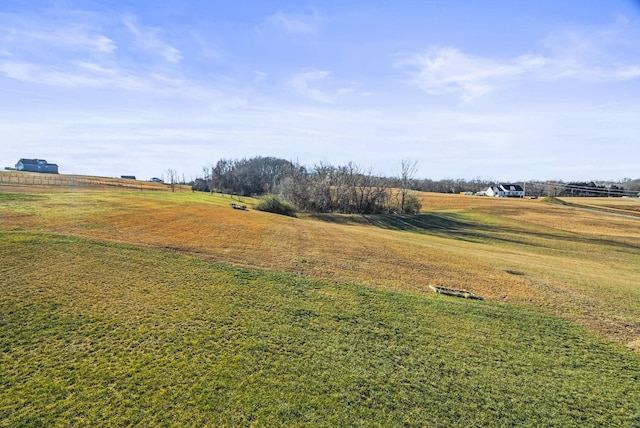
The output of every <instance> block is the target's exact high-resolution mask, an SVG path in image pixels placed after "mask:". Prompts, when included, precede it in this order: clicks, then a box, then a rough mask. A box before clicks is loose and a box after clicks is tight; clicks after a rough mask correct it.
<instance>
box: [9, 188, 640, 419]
mask: <svg viewBox="0 0 640 428" xmlns="http://www.w3.org/2000/svg"><path fill="white" fill-rule="evenodd" d="M29 189H30V187H29V186H19V187H9V186H3V187H2V188H0V260H1V261H2V263H0V282H1V284H2V295H1V297H0V305H1V312H0V314H1V315H0V316H1V318H0V347H1V349H2V354H1V356H0V358H1V359H0V370H2V372H3V373H7V375H6V376H3V378H2V381H1V382H2V387H3V391H4V392H3V394H2V398H0V423H1V424H3V425H6V426H14V425H67V424H69V425H124V424H127V425H128V424H144V425H176V426H183V425H217V426H220V425H236V426H237V425H256V426H264V425H310V426H316V425H326V426H354V425H355V426H357V425H366V426H371V425H380V426H389V425H402V424H405V425H409V426H411V425H416V426H424V425H427V426H478V425H511V426H513V425H517V426H526V425H531V426H536V425H537V426H539V425H547V426H554V425H555V426H567V425H573V426H578V425H579V426H597V425H603V424H604V425H609V426H634V425H637V423H638V421H640V419H639V418H640V382H638V380H639V379H638V377H639V376H640V357H639V356H638V355H637V354H634V353H633V352H632V351H631V350H629V349H627V348H624V347H622V346H620V345H619V344H616V343H615V342H619V343H622V344H626V345H628V346H629V347H632V348H633V347H634V346H636V347H637V346H638V339H639V338H640V315H639V314H640V289H639V287H638V286H637V278H638V277H639V274H640V248H639V245H640V221H638V220H636V219H633V218H625V217H616V216H610V215H607V214H604V213H598V212H587V211H578V210H575V209H572V208H567V207H565V206H559V205H549V204H545V203H542V202H540V201H531V200H496V199H493V198H480V197H464V196H460V195H434V194H422V195H420V197H421V198H422V202H423V206H424V209H423V211H424V212H423V213H422V214H421V215H419V216H413V217H410V216H407V217H404V216H365V217H363V216H340V215H321V216H301V217H300V218H288V217H282V216H278V215H274V214H268V213H262V212H258V211H253V210H251V209H250V210H249V211H246V212H245V211H238V210H233V209H231V208H230V207H229V204H230V203H231V202H235V203H238V202H241V203H242V204H244V205H248V206H249V207H251V206H252V204H253V201H252V200H251V199H248V198H245V199H243V200H242V201H238V200H237V199H232V198H230V197H228V196H222V195H209V194H195V193H170V192H149V191H131V192H127V191H118V192H116V191H112V192H104V191H101V192H93V191H81V192H78V191H75V192H60V191H57V192H55V193H54V192H47V191H46V189H44V190H42V189H40V191H39V192H38V193H35V192H34V191H33V190H29ZM430 283H433V284H438V285H445V286H452V287H459V288H466V289H468V290H470V291H472V292H474V293H476V294H479V295H481V296H483V297H485V299H487V300H485V301H482V302H478V301H466V300H458V299H454V298H450V297H443V296H437V295H434V294H432V293H430V292H429V290H428V285H429V284H430Z"/></svg>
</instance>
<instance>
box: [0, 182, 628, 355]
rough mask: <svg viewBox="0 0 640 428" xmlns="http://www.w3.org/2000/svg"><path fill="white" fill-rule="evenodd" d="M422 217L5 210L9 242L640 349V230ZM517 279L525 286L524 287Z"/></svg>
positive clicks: (591, 221)
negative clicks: (527, 322)
mask: <svg viewBox="0 0 640 428" xmlns="http://www.w3.org/2000/svg"><path fill="white" fill-rule="evenodd" d="M420 197H421V198H422V203H423V206H424V207H425V208H426V209H427V211H425V212H424V213H423V214H421V215H419V216H366V217H362V216H340V215H324V216H309V215H306V216H305V215H303V216H301V217H300V218H297V219H296V218H288V217H283V216H278V215H274V214H269V213H263V212H258V211H254V210H249V211H246V212H245V211H239V210H233V209H232V208H230V207H229V204H230V203H231V202H235V203H238V202H241V203H242V204H243V205H248V206H249V207H251V206H252V205H253V203H254V201H252V200H251V199H250V198H244V199H243V200H242V201H238V200H236V199H232V198H230V197H229V196H222V195H209V194H197V193H196V194H193V193H169V192H110V193H104V192H96V193H90V192H82V193H57V194H43V195H40V197H39V198H37V199H18V198H14V199H11V198H8V199H7V198H5V200H4V201H2V202H0V203H1V204H2V210H0V219H1V220H2V226H1V228H2V229H3V230H23V231H34V230H35V231H42V232H54V233H59V234H66V235H74V236H79V237H85V238H91V239H100V240H104V241H112V242H122V243H128V244H132V245H143V246H148V247H153V248H158V249H163V250H168V251H172V252H180V253H184V254H191V255H197V256H199V257H201V258H205V259H207V260H213V261H218V262H225V263H231V264H233V265H235V266H239V267H246V268H258V269H262V270H268V271H281V272H288V273H295V274H300V275H304V276H307V277H312V278H318V279H325V280H333V281H348V282H353V283H358V284H362V285H366V286H370V287H377V288H383V289H387V290H398V291H415V292H429V290H428V285H429V284H430V283H435V284H438V285H443V286H449V287H454V288H465V289H468V290H469V291H471V292H473V293H475V294H478V295H480V296H483V297H484V298H487V299H491V300H499V301H504V302H512V303H519V304H533V305H540V306H544V307H547V308H549V309H551V310H553V311H554V312H555V313H556V314H560V315H562V316H565V317H568V318H570V319H573V320H576V321H579V322H580V323H582V324H584V325H588V326H589V327H590V328H593V329H594V330H596V331H598V332H600V333H602V334H605V335H607V336H608V337H611V338H614V339H615V340H618V341H620V342H623V343H627V342H632V341H634V340H636V339H637V338H638V337H640V315H639V314H640V307H639V305H640V289H638V287H637V285H636V284H637V280H636V279H637V278H638V276H640V252H639V251H638V247H637V245H636V242H637V241H639V240H640V231H638V229H637V227H638V224H639V223H640V222H639V221H637V220H635V219H629V218H619V217H615V218H614V217H610V216H605V215H604V214H602V213H593V212H582V211H576V210H571V209H567V208H564V207H561V206H552V205H548V204H544V203H541V202H539V201H532V200H505V199H498V198H481V197H465V196H460V195H439V194H421V195H420ZM509 271H517V272H519V273H521V275H512V274H510V273H509Z"/></svg>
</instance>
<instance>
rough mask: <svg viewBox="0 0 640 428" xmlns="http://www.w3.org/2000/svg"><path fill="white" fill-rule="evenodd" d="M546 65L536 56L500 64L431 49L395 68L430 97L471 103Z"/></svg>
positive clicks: (442, 49) (410, 56) (450, 51)
mask: <svg viewBox="0 0 640 428" xmlns="http://www.w3.org/2000/svg"><path fill="white" fill-rule="evenodd" d="M547 63H548V59H546V58H543V57H536V56H521V57H518V58H515V59H511V60H506V61H504V60H503V61H500V60H497V59H491V58H482V57H476V56H472V55H467V54H464V53H462V52H461V51H460V50H459V49H456V48H452V47H430V48H429V49H428V50H427V52H426V53H421V54H413V55H409V56H406V57H404V58H403V59H402V60H400V61H398V62H397V63H396V66H397V67H400V68H409V69H410V70H411V75H412V78H413V82H414V83H415V84H417V85H418V86H419V87H421V88H422V89H423V90H424V91H426V92H427V93H429V94H433V95H437V94H454V95H457V96H460V97H461V98H462V99H464V100H465V101H471V100H473V99H475V98H478V97H480V96H482V95H486V94H488V93H489V92H491V91H493V90H495V89H496V88H497V87H499V86H501V85H504V84H505V83H506V82H508V81H512V80H515V79H518V78H521V77H522V76H523V75H525V74H528V73H531V72H533V71H535V70H537V69H540V68H542V67H544V66H546V64H547Z"/></svg>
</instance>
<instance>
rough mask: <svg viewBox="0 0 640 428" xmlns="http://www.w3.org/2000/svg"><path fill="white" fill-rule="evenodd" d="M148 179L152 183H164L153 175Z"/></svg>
mask: <svg viewBox="0 0 640 428" xmlns="http://www.w3.org/2000/svg"><path fill="white" fill-rule="evenodd" d="M150 181H153V182H154V183H164V181H162V179H160V178H158V177H153V178H152V179H151V180H150Z"/></svg>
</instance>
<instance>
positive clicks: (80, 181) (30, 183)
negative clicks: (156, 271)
mask: <svg viewBox="0 0 640 428" xmlns="http://www.w3.org/2000/svg"><path fill="white" fill-rule="evenodd" d="M0 186H5V188H9V187H17V188H20V187H28V188H29V192H46V193H49V192H56V191H65V192H68V191H73V190H76V191H78V190H82V189H87V188H88V189H91V190H92V191H96V190H101V189H102V190H107V191H111V190H114V189H127V190H156V191H169V190H170V188H169V186H168V185H166V184H163V183H155V182H150V181H143V180H128V179H122V178H112V177H93V176H85V175H70V174H40V173H34V172H24V171H2V170H0ZM175 187H176V189H177V190H180V191H191V189H190V188H189V186H180V185H176V186H175Z"/></svg>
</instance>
